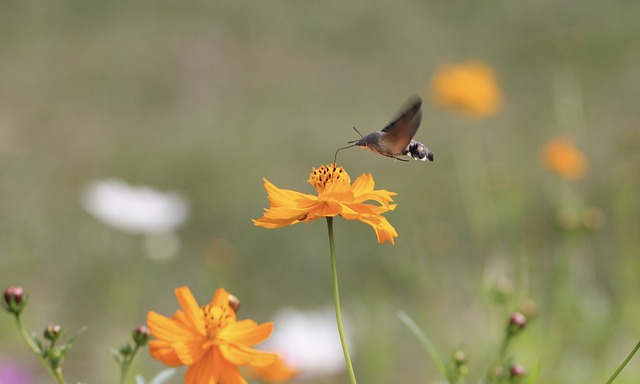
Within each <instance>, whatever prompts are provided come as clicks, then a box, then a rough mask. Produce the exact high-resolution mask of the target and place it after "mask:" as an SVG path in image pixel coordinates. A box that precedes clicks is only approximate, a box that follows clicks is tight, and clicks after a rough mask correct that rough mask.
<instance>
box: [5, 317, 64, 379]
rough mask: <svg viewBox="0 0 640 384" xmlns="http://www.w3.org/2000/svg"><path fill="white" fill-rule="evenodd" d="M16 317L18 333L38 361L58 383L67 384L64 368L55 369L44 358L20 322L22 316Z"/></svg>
mask: <svg viewBox="0 0 640 384" xmlns="http://www.w3.org/2000/svg"><path fill="white" fill-rule="evenodd" d="M15 317H16V325H17V326H18V331H19V332H20V336H22V339H23V340H24V342H25V343H27V345H28V346H29V348H30V349H31V350H32V351H33V353H34V354H35V355H36V356H38V359H40V361H41V362H42V364H44V366H45V367H46V368H47V371H49V373H50V374H51V376H52V377H53V378H54V379H55V381H56V383H58V384H66V382H65V381H64V377H62V368H61V367H57V368H55V369H54V368H53V367H52V366H51V364H50V363H49V361H47V359H46V358H45V357H44V355H43V351H42V350H40V347H38V346H37V345H36V343H35V342H34V341H33V339H32V338H31V336H29V334H28V333H27V330H26V329H25V328H24V326H23V325H22V321H21V320H20V315H18V314H16V315H15Z"/></svg>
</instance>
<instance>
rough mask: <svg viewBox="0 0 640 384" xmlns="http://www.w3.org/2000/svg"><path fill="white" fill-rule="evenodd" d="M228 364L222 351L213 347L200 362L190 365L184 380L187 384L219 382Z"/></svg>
mask: <svg viewBox="0 0 640 384" xmlns="http://www.w3.org/2000/svg"><path fill="white" fill-rule="evenodd" d="M227 364H228V363H226V364H225V361H224V360H223V359H222V358H221V356H220V352H218V351H216V349H211V350H209V351H207V353H206V354H205V355H204V356H203V358H202V359H200V361H198V363H196V364H193V365H190V366H189V368H188V369H187V373H186V374H185V375H184V382H185V383H186V384H219V383H220V376H221V374H222V371H223V370H224V369H227V367H226V365H227Z"/></svg>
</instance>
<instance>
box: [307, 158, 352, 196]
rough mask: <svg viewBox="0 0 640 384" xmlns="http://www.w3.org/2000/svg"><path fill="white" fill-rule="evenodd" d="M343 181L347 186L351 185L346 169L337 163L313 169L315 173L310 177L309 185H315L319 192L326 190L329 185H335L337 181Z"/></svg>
mask: <svg viewBox="0 0 640 384" xmlns="http://www.w3.org/2000/svg"><path fill="white" fill-rule="evenodd" d="M338 180H340V181H342V182H345V181H346V183H347V184H349V183H351V180H350V179H349V175H348V174H347V172H345V170H344V168H342V167H338V166H337V165H336V164H335V163H334V164H330V165H328V166H324V165H322V166H320V168H318V169H316V168H313V171H312V172H311V174H310V175H309V180H308V182H309V184H311V185H313V186H314V187H315V188H316V189H317V190H318V192H320V191H322V190H324V188H325V187H326V186H327V184H328V183H334V182H336V181H338Z"/></svg>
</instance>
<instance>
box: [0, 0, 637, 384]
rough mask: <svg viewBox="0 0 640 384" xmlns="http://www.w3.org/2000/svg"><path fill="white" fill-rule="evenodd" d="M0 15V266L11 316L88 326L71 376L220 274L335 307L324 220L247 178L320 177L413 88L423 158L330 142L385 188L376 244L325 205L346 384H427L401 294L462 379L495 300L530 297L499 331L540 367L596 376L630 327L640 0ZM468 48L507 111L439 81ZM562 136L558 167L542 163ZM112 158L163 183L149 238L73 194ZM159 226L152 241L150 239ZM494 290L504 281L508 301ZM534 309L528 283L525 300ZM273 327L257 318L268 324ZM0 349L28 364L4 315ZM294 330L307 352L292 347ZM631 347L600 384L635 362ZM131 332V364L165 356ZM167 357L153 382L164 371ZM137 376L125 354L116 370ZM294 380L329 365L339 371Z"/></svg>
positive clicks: (71, 5)
mask: <svg viewBox="0 0 640 384" xmlns="http://www.w3.org/2000/svg"><path fill="white" fill-rule="evenodd" d="M1 8H2V10H1V11H0V89H1V90H2V91H1V92H0V163H1V164H2V165H1V169H2V180H1V181H0V217H1V218H2V220H0V286H1V287H3V289H4V288H5V287H7V286H10V285H22V286H23V287H25V289H26V290H27V291H28V292H29V295H30V296H29V305H28V306H27V309H26V312H25V313H24V321H25V323H26V325H27V327H28V328H30V329H33V330H34V331H35V332H38V333H40V332H41V331H40V330H41V329H44V327H45V326H46V325H47V324H49V323H58V324H60V325H62V326H63V328H64V329H65V331H66V332H67V334H68V335H70V334H73V333H75V331H76V330H78V329H80V328H81V327H82V326H85V325H86V326H87V327H88V330H87V331H86V332H85V333H84V334H83V335H82V336H81V337H80V338H79V339H78V341H76V343H75V344H74V346H73V349H72V350H71V351H70V352H69V353H68V355H67V358H66V360H65V365H64V367H65V368H64V372H65V376H66V377H67V379H68V380H69V381H70V382H89V383H112V382H116V378H117V377H118V370H117V366H116V364H115V363H114V362H113V361H112V358H111V356H110V352H109V350H110V348H115V347H117V346H118V345H119V344H120V343H121V342H122V341H124V340H126V339H127V338H128V337H129V334H130V331H131V329H133V327H135V326H136V325H138V324H144V323H145V321H146V314H147V311H149V310H153V311H156V312H158V313H161V314H164V315H167V316H169V315H171V314H172V313H173V312H174V311H175V310H176V309H177V308H178V304H177V302H176V299H175V297H174V294H173V289H174V288H175V287H178V286H180V285H188V286H189V287H190V288H191V290H192V291H193V292H194V295H195V296H196V298H197V299H198V301H199V302H200V303H206V302H208V301H209V300H210V298H211V296H212V295H213V293H214V292H215V290H216V289H217V288H219V287H224V288H225V289H227V290H228V291H229V292H231V293H233V294H234V295H236V296H237V297H238V298H240V300H241V302H242V310H241V311H240V313H239V318H251V319H254V320H256V321H257V322H259V323H262V322H266V321H270V320H271V319H273V317H274V315H275V313H277V312H278V311H279V310H281V309H283V308H286V307H291V308H297V309H299V310H312V311H313V310H319V309H322V308H326V307H331V306H332V287H331V269H330V261H329V252H328V244H327V229H326V225H325V224H324V222H323V221H324V220H318V221H314V222H311V223H309V224H308V225H304V224H300V225H296V226H291V227H286V228H283V229H279V230H266V229H263V228H258V227H255V226H254V225H253V223H252V222H251V219H256V218H258V217H260V216H261V215H262V213H263V209H264V208H265V207H267V206H268V201H267V197H266V193H265V191H264V188H263V181H262V178H263V177H266V178H267V179H268V180H269V181H271V182H273V183H274V184H275V185H277V186H278V187H280V188H286V189H293V190H297V191H301V192H305V193H315V191H314V190H313V187H311V186H310V185H308V184H307V183H306V180H307V179H308V176H309V172H311V169H312V167H318V166H320V165H322V164H328V163H330V162H332V161H333V156H334V151H335V150H336V149H337V148H338V147H341V146H344V145H346V142H347V141H349V140H354V139H357V138H358V136H357V133H355V132H354V131H353V129H352V127H353V126H355V127H357V128H358V129H359V130H360V132H362V133H363V134H364V133H368V132H371V131H373V130H379V129H381V128H383V127H384V126H385V125H386V124H387V123H388V122H389V121H390V120H391V119H392V118H393V117H394V116H395V114H396V113H397V112H398V110H399V109H400V108H401V107H402V106H403V103H404V102H405V101H406V100H407V99H408V98H409V97H410V96H412V95H419V96H421V97H423V98H424V100H425V102H424V104H423V107H422V111H423V120H422V126H421V129H420V130H419V131H418V133H417V135H416V136H415V138H416V139H417V140H420V141H422V142H424V143H425V144H426V145H427V146H428V147H429V149H431V150H432V151H433V152H434V155H435V161H434V162H433V163H430V162H427V163H423V162H416V161H413V160H411V161H410V162H406V163H405V162H399V161H393V160H391V159H388V158H384V157H382V156H378V155H375V154H373V153H371V152H368V151H362V150H360V149H357V148H354V149H349V150H345V151H342V152H340V155H339V157H338V162H339V164H340V165H342V166H344V167H345V168H346V170H347V172H349V174H350V176H351V178H352V180H354V179H355V178H356V177H357V176H359V175H360V174H362V173H372V174H373V176H374V178H375V181H376V188H379V189H387V190H390V191H394V192H397V193H398V195H397V196H396V197H395V199H394V200H395V201H396V202H397V204H398V207H397V208H396V210H395V211H393V212H389V213H388V214H386V217H387V218H388V220H389V221H390V222H391V224H392V225H393V226H394V227H395V228H396V230H397V231H398V234H399V236H398V238H397V239H396V243H395V245H393V246H392V245H390V244H389V243H387V244H384V245H379V244H377V242H376V239H375V234H374V233H373V231H372V230H371V228H370V227H369V226H366V225H362V224H361V223H358V222H354V221H347V220H344V219H342V218H338V219H336V220H335V231H336V250H337V256H338V267H339V278H340V284H341V285H340V288H341V298H342V306H343V311H344V313H345V316H347V317H348V319H349V321H348V329H347V330H348V332H349V333H350V334H351V338H352V341H351V344H350V348H351V349H352V352H353V356H352V357H353V359H354V367H355V371H356V375H357V377H358V379H359V381H360V382H362V383H444V382H445V380H444V379H443V378H441V377H440V376H439V374H438V372H437V370H436V368H435V366H434V364H433V363H432V362H431V361H430V360H429V356H428V354H427V353H426V352H425V351H424V350H423V349H422V348H421V346H420V343H419V342H418V341H417V340H416V338H415V337H414V336H413V335H412V334H411V333H410V332H409V331H408V329H407V327H406V326H405V325H403V324H402V322H401V321H400V320H399V319H398V316H397V313H398V311H404V312H406V313H407V314H409V315H410V316H411V317H412V318H413V319H414V321H415V322H416V323H417V324H418V325H419V326H420V327H421V328H422V329H423V330H424V332H425V333H426V334H427V335H428V336H429V337H430V338H431V340H432V341H433V342H434V344H435V345H436V346H437V348H438V349H439V351H441V353H442V354H443V355H444V356H445V357H446V356H447V355H448V354H449V353H451V352H452V351H454V350H456V349H462V350H464V351H465V353H466V354H467V356H468V358H469V366H470V368H471V371H472V373H471V374H470V378H471V379H472V380H470V381H473V378H474V377H477V376H478V375H479V373H481V372H482V369H484V368H485V367H484V365H483V364H484V363H486V362H487V360H488V359H490V358H491V357H492V356H493V354H494V353H495V351H496V350H497V348H498V347H499V345H498V343H499V339H500V335H501V334H502V329H503V327H504V322H505V319H506V317H505V314H506V313H507V312H506V311H507V310H509V311H510V310H513V309H515V308H516V307H518V306H519V305H521V304H522V303H535V307H536V312H537V315H536V316H535V317H534V318H533V319H532V320H531V321H530V324H529V326H528V328H527V329H526V332H524V333H523V334H522V335H521V336H519V337H518V339H516V341H515V344H514V345H513V346H512V347H513V348H512V349H510V351H509V352H510V354H512V355H513V356H514V358H515V360H516V361H517V362H518V363H520V364H522V365H524V366H525V368H526V369H527V370H532V369H533V368H534V367H535V366H536V365H537V364H539V367H540V368H539V374H538V380H537V382H538V383H587V382H593V383H602V382H604V381H605V380H606V379H607V378H608V377H609V375H610V374H611V373H612V372H613V371H614V370H615V368H616V367H617V366H618V364H619V363H620V362H621V361H622V360H623V359H624V357H625V356H626V355H627V353H628V352H629V351H630V350H631V348H632V347H633V346H634V345H635V343H636V342H637V340H638V338H639V337H640V321H639V320H640V257H639V256H640V109H639V108H638V106H639V104H638V103H639V101H640V44H638V40H639V38H640V23H638V20H639V19H640V2H637V1H632V0H612V1H596V0H586V1H580V2H578V1H543V0H541V1H528V2H524V1H515V2H514V1H504V0H495V1H489V2H474V1H468V0H467V1H464V0H463V1H438V0H429V1H417V0H406V1H397V2H381V1H373V2H363V1H351V2H341V1H327V2H300V1H274V2H264V1H249V2H236V1H216V2H205V1H182V2H170V1H104V2H98V1H77V0H54V1H45V2H40V1H32V0H20V1H15V0H10V1H3V2H2V6H1ZM470 61H478V62H483V63H485V64H486V65H488V66H489V67H490V68H491V70H492V72H493V74H494V76H495V78H496V81H497V83H498V85H499V87H500V89H501V92H502V106H501V108H500V109H499V110H497V111H496V113H495V114H493V115H492V116H488V117H486V118H473V117H469V116H467V115H465V114H461V113H459V112H458V111H457V110H454V109H451V108H447V107H444V106H442V105H439V104H438V103H437V102H435V97H434V95H433V88H432V82H433V77H434V75H435V74H436V73H437V72H438V70H439V69H441V68H443V66H446V65H450V64H458V63H466V62H470ZM559 137H561V138H566V139H568V140H571V142H572V143H574V145H575V147H576V148H577V149H578V150H579V151H580V152H581V154H582V155H583V156H584V158H585V159H586V170H585V172H584V173H583V174H582V175H580V176H579V177H573V178H571V177H563V175H561V174H558V173H556V172H553V170H551V169H549V168H548V167H545V165H544V163H543V161H542V160H541V156H542V155H541V154H543V153H544V152H543V148H544V147H545V145H546V144H547V143H548V142H549V141H550V140H553V139H556V138H559ZM109 178H115V179H120V180H123V181H125V182H126V183H129V184H130V185H132V186H142V185H144V186H149V187H151V188H154V189H157V190H158V191H165V192H168V191H173V192H175V193H177V194H179V195H180V196H182V197H183V198H184V199H185V200H186V201H187V202H188V204H189V216H188V218H187V220H186V222H185V223H184V225H183V226H182V227H181V228H179V229H178V230H177V231H176V233H175V236H174V237H172V238H171V242H170V244H169V245H167V246H171V247H174V248H175V254H173V255H170V257H167V258H164V259H162V260H159V259H158V258H154V257H152V252H150V251H149V246H148V243H146V242H145V238H144V236H143V235H136V234H129V233H125V232H122V231H119V230H117V229H114V228H111V227H109V226H106V225H104V224H103V223H102V222H100V221H99V220H96V219H95V218H94V217H93V216H92V215H91V214H89V213H88V212H87V210H86V209H85V208H83V203H82V196H83V193H84V191H85V190H86V188H87V186H88V185H89V184H90V183H91V182H93V181H95V180H102V179H109ZM159 244H160V245H157V244H156V248H157V247H160V248H162V247H163V244H165V243H162V242H160V243H159ZM496 297H508V298H509V300H507V301H508V303H507V308H505V306H501V305H499V303H497V301H499V300H498V299H496ZM529 305H532V304H529ZM275 327H276V331H277V330H278V324H277V323H276V324H275ZM0 338H1V342H0V359H5V360H6V359H11V360H12V361H14V362H17V363H19V364H23V365H26V366H27V367H30V369H31V370H32V371H33V374H34V375H36V376H35V377H36V379H35V380H36V382H49V378H48V377H47V376H45V373H46V372H45V370H44V369H43V368H42V367H41V366H39V365H38V361H37V360H36V359H35V358H34V357H33V356H32V355H31V353H30V351H29V350H28V348H27V347H26V346H25V345H24V343H23V342H22V340H20V338H19V336H18V333H17V332H16V331H15V325H14V322H13V319H11V317H10V316H9V315H6V316H5V315H3V316H0ZM313 348H314V346H313V345H309V346H308V349H310V350H312V349H313ZM637 361H638V359H637V357H636V359H635V360H634V361H632V363H631V364H630V366H628V367H627V368H626V369H625V371H623V373H622V374H621V376H620V377H619V378H618V380H617V381H616V383H620V384H622V383H637V382H640V365H638V364H637ZM163 367H164V366H163V365H162V364H161V363H160V362H158V361H155V360H153V359H152V358H151V357H150V356H149V355H148V353H147V352H146V350H145V351H143V352H142V353H141V354H140V355H139V356H138V357H137V359H136V361H135V364H134V366H133V368H132V371H133V372H132V373H141V374H143V375H144V376H145V377H147V378H148V377H151V376H153V374H155V373H156V372H158V371H159V370H161V369H163ZM183 373H184V369H180V370H179V373H178V375H176V376H175V378H174V382H176V383H177V382H181V381H182V375H183ZM131 382H133V375H131ZM299 382H305V383H312V384H314V383H315V384H322V383H344V382H347V378H346V375H345V374H344V373H340V374H333V375H331V376H325V377H316V378H311V379H308V380H300V381H299Z"/></svg>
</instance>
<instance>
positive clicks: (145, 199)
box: [82, 179, 189, 235]
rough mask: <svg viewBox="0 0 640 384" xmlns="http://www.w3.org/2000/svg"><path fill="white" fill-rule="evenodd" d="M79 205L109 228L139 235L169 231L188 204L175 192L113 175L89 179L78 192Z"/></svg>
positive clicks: (181, 220) (182, 218) (180, 219)
mask: <svg viewBox="0 0 640 384" xmlns="http://www.w3.org/2000/svg"><path fill="white" fill-rule="evenodd" d="M82 205H83V206H84V208H85V209H86V210H87V212H89V213H90V214H91V215H92V216H93V217H95V218H96V219H97V220H99V221H100V222H102V223H103V224H105V225H107V226H109V227H111V228H114V229H117V230H120V231H123V232H128V233H133V234H143V235H157V234H167V233H172V232H174V231H175V230H176V229H178V228H179V227H180V226H181V225H182V224H184V222H185V221H186V219H187V217H188V215H189V205H188V203H187V201H186V200H185V199H184V198H183V197H182V196H180V195H179V194H176V193H173V192H160V191H157V190H155V189H152V188H150V187H145V186H139V187H138V186H130V185H128V184H127V183H125V182H124V181H121V180H116V179H104V180H97V181H93V182H91V183H90V184H89V185H88V186H87V188H86V189H85V190H84V193H83V195H82Z"/></svg>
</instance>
